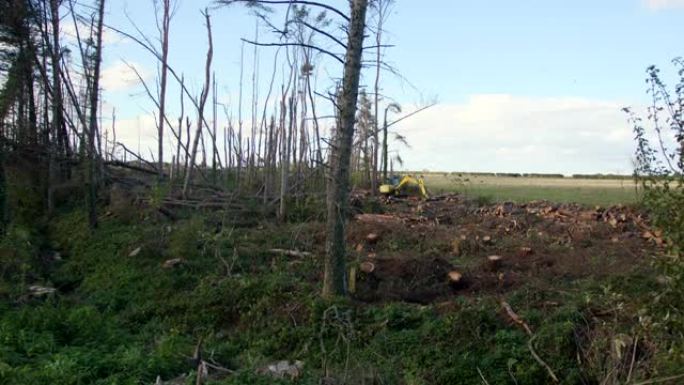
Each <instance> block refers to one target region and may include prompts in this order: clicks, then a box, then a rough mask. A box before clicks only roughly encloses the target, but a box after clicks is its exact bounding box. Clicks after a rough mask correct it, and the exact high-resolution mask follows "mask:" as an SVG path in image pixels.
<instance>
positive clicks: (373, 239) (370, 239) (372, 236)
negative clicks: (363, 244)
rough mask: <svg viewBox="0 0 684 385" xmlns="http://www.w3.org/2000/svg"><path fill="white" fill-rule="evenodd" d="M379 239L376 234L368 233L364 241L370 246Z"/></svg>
mask: <svg viewBox="0 0 684 385" xmlns="http://www.w3.org/2000/svg"><path fill="white" fill-rule="evenodd" d="M379 239H380V235H378V234H377V233H370V234H368V235H366V241H367V242H368V243H370V244H375V243H376V242H377V241H378V240H379Z"/></svg>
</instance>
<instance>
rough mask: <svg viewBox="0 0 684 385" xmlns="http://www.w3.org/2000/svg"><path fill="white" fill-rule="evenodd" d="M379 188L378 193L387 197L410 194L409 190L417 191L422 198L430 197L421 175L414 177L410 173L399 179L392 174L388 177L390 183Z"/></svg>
mask: <svg viewBox="0 0 684 385" xmlns="http://www.w3.org/2000/svg"><path fill="white" fill-rule="evenodd" d="M379 190H380V194H382V195H385V196H388V197H389V196H405V195H410V193H411V192H412V191H411V190H413V191H417V193H418V194H419V195H420V197H421V198H423V199H428V198H429V197H430V196H429V195H428V193H427V189H426V188H425V181H424V180H423V176H422V175H421V176H419V177H418V178H414V177H413V176H411V175H405V176H404V177H403V178H401V180H399V177H398V176H396V175H393V176H392V177H390V183H389V184H383V185H381V186H380V188H379Z"/></svg>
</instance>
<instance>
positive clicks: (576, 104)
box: [65, 0, 684, 174]
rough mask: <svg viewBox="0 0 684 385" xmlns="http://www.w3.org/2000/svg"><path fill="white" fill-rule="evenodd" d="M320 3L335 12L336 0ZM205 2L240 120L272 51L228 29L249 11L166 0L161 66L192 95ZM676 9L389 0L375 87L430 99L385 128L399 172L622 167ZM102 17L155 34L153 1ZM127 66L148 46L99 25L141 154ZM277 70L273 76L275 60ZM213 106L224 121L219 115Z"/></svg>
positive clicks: (143, 132)
mask: <svg viewBox="0 0 684 385" xmlns="http://www.w3.org/2000/svg"><path fill="white" fill-rule="evenodd" d="M326 3H329V4H332V5H335V6H337V7H339V8H340V9H346V1H344V0H332V1H326ZM205 7H209V12H210V14H211V16H212V26H213V36H214V69H215V71H216V79H217V83H218V87H219V102H220V103H222V104H223V105H225V106H226V112H227V114H228V115H229V116H232V117H233V118H235V116H236V115H237V109H238V108H237V105H238V89H239V84H240V58H241V53H242V55H243V58H244V61H245V63H246V65H245V74H244V87H245V88H244V93H245V99H246V101H245V102H244V109H245V112H244V114H245V115H246V118H245V119H246V120H249V119H250V118H249V116H251V110H250V108H251V107H250V102H249V98H250V97H251V95H252V90H251V87H252V86H251V85H252V78H251V76H252V69H253V68H256V69H257V71H256V72H257V73H258V74H259V75H258V81H257V83H258V87H257V90H258V91H257V94H258V96H259V107H258V109H259V111H261V109H262V108H263V103H264V100H265V95H266V94H267V91H268V80H269V78H270V76H271V71H272V68H273V64H272V57H273V55H274V53H275V49H273V48H260V49H259V50H258V64H257V66H256V67H255V66H254V57H253V47H251V46H244V48H243V43H242V42H241V41H240V39H241V38H250V39H254V38H255V33H256V30H257V22H256V20H255V18H254V17H253V16H252V15H251V14H250V13H249V11H248V10H246V9H245V8H244V7H242V6H239V5H233V6H230V7H216V4H215V3H213V2H211V1H204V0H194V1H193V0H177V1H176V12H175V15H174V18H173V19H172V22H171V28H172V31H171V37H170V39H171V47H170V58H169V60H170V65H171V66H172V67H173V68H174V69H175V70H176V71H177V72H179V73H183V74H184V75H185V81H186V85H188V87H189V88H190V89H191V90H192V91H193V92H194V93H199V90H200V88H201V84H202V82H203V67H204V60H205V54H206V47H207V43H206V41H207V37H206V30H205V28H204V18H203V16H202V14H201V13H200V10H201V9H203V8H205ZM682 16H684V0H600V1H597V0H574V1H560V0H555V1H549V0H518V1H510V0H459V1H453V0H423V1H416V0H397V1H396V3H395V5H394V6H393V8H392V13H391V15H390V18H389V20H388V22H387V25H386V27H385V30H386V37H387V43H388V44H392V45H393V46H394V47H392V48H388V49H387V50H386V51H385V52H384V54H385V61H386V62H387V63H389V64H390V65H391V66H392V67H394V68H396V69H397V70H398V72H399V73H400V74H401V76H397V75H395V74H392V73H389V72H384V73H383V75H382V94H383V95H386V99H385V100H386V101H389V100H390V98H391V100H393V101H396V102H398V103H399V104H401V105H402V108H403V111H404V113H408V112H410V111H412V110H413V109H415V108H418V107H420V106H422V105H424V104H425V103H428V102H430V101H437V102H438V103H437V105H436V106H435V107H432V108H430V109H428V110H426V111H424V112H422V113H420V114H417V115H415V116H414V117H412V118H410V119H407V120H405V121H403V122H401V123H399V124H397V125H396V126H394V127H393V129H394V130H395V131H396V132H397V133H399V134H401V135H402V136H405V137H406V138H407V140H408V142H409V144H410V148H407V147H405V146H403V145H401V144H400V143H398V142H392V143H391V149H392V151H393V153H398V154H400V156H401V157H402V158H403V159H404V162H405V163H404V166H403V168H404V169H409V170H423V169H427V170H433V171H493V172H549V173H564V174H573V173H623V174H629V173H631V167H632V162H631V159H632V157H633V152H634V141H633V135H632V132H631V127H630V126H629V124H628V123H627V119H626V116H625V114H624V113H623V112H622V111H621V108H622V107H625V106H632V107H634V108H635V109H636V110H637V111H644V108H645V105H646V104H647V103H648V97H647V95H646V94H645V83H644V79H645V75H646V73H645V69H646V67H647V66H649V65H651V64H656V65H658V66H660V67H662V69H663V74H664V76H665V80H666V81H669V83H670V84H673V83H674V75H675V74H674V73H673V72H674V71H673V70H672V68H673V67H672V65H671V64H670V61H671V60H672V59H673V58H675V57H677V56H680V55H684V47H682V46H681V36H684V23H681V20H682ZM370 17H371V19H372V17H373V16H372V15H370ZM272 18H273V20H274V21H278V20H282V15H281V14H279V13H275V14H273V15H272ZM105 21H106V23H107V24H110V25H112V26H115V27H116V28H118V29H122V30H125V31H128V32H131V33H135V28H134V24H135V25H136V26H137V27H138V28H139V29H140V30H141V31H142V32H144V33H145V34H147V35H148V36H150V37H151V38H153V39H154V36H155V33H156V32H155V16H154V8H153V7H152V0H110V1H109V2H108V6H107V15H106V20H105ZM65 22H66V21H65ZM66 29H67V33H68V29H69V28H68V27H66ZM258 34H259V35H258V39H259V40H260V41H273V35H272V34H271V33H270V32H269V30H268V29H267V28H266V27H265V26H263V24H262V25H261V26H259V28H258ZM319 41H320V42H322V44H323V46H325V47H327V48H331V49H333V50H335V48H334V46H333V45H332V44H330V43H328V42H325V40H323V39H320V40H319ZM369 59H370V57H369ZM130 66H133V67H135V68H136V69H137V70H138V71H139V73H140V74H141V75H142V76H143V78H145V80H146V81H148V82H149V83H150V84H151V85H152V86H154V84H155V81H156V76H157V63H156V61H155V59H154V57H153V56H152V55H150V54H149V53H147V52H145V51H144V50H143V49H141V48H140V47H138V46H137V45H136V44H135V43H133V42H131V41H130V40H128V39H125V38H123V37H121V36H120V35H118V34H116V33H115V32H113V31H108V33H107V34H106V36H105V50H104V63H103V78H102V86H103V88H104V99H105V105H104V108H103V109H104V115H105V116H110V115H111V110H112V109H113V108H116V115H117V123H116V126H117V136H118V138H117V140H120V141H123V142H124V143H125V144H127V145H128V146H130V147H132V148H139V149H140V151H141V153H149V150H148V148H149V149H153V148H155V146H156V144H155V143H156V134H155V132H156V129H155V123H154V118H153V116H152V115H151V114H152V112H153V111H154V107H153V105H152V103H151V102H150V101H149V99H148V98H147V97H146V96H145V94H144V92H143V88H142V87H141V86H140V84H139V81H138V80H137V78H136V76H135V75H134V74H133V73H132V71H131V70H130ZM341 70H342V68H341V66H340V65H339V64H337V63H335V62H334V61H332V60H325V59H323V61H322V62H321V63H320V64H319V65H318V66H317V67H316V69H315V73H316V85H317V89H319V91H321V92H325V91H326V90H327V89H329V87H330V84H332V81H333V80H334V79H336V78H339V77H340V76H341ZM277 73H278V75H277V76H278V78H279V77H280V76H281V74H282V69H281V68H280V67H279V68H278V71H277ZM373 76H374V72H373V69H372V68H368V69H365V70H364V74H363V78H362V85H363V86H366V87H368V88H369V90H370V89H371V87H372V84H373ZM178 93H179V91H178V87H177V85H176V84H175V82H172V85H171V87H170V89H169V105H170V106H169V109H170V111H171V112H170V115H171V116H174V114H177V113H178V110H179V106H178ZM186 102H187V101H186ZM320 103H326V102H325V101H324V100H320ZM221 115H222V116H221V118H220V119H219V121H220V122H222V123H221V124H223V123H224V122H225V121H226V119H227V118H226V117H224V116H223V114H221ZM259 115H260V114H259ZM396 116H401V114H398V115H396ZM172 120H175V118H174V119H172ZM108 124H111V123H110V122H108V119H105V122H104V125H105V127H106V126H107V125H108ZM166 145H167V147H169V148H170V147H171V142H170V141H167V142H166Z"/></svg>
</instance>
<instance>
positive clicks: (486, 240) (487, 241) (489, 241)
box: [482, 235, 492, 245]
mask: <svg viewBox="0 0 684 385" xmlns="http://www.w3.org/2000/svg"><path fill="white" fill-rule="evenodd" d="M482 243H484V244H485V245H491V244H492V237H490V236H489V235H485V236H484V237H482Z"/></svg>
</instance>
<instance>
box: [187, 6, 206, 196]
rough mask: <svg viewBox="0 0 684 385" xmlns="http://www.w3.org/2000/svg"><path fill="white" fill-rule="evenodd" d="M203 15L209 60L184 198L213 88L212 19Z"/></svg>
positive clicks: (190, 178)
mask: <svg viewBox="0 0 684 385" xmlns="http://www.w3.org/2000/svg"><path fill="white" fill-rule="evenodd" d="M202 14H203V15H204V18H205V20H206V27H207V38H208V41H209V48H208V49H207V60H206V65H205V73H204V76H205V77H204V87H203V88H202V93H201V95H200V102H199V107H198V111H197V128H196V130H195V138H194V141H193V143H192V151H190V163H189V165H188V167H187V170H186V173H185V182H184V183H183V196H184V197H187V194H188V187H189V186H190V182H191V181H192V170H193V169H194V167H195V159H196V157H197V145H198V143H199V140H200V137H201V136H202V128H203V127H204V106H205V105H206V103H207V97H208V96H209V87H210V86H211V84H210V82H211V61H212V58H213V56H214V45H213V41H212V37H211V18H210V16H209V13H208V11H207V10H206V9H205V10H204V12H203V13H202Z"/></svg>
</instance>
